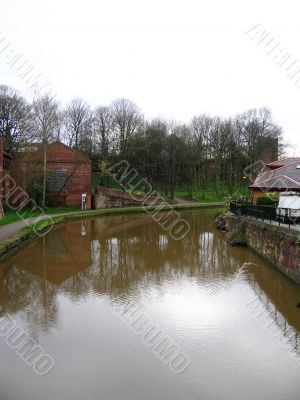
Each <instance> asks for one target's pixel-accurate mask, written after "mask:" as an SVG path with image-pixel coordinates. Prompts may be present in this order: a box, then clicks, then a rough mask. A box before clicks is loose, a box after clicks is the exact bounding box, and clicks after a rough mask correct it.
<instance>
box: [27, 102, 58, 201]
mask: <svg viewBox="0 0 300 400" xmlns="http://www.w3.org/2000/svg"><path fill="white" fill-rule="evenodd" d="M32 108H33V126H34V131H35V136H36V138H37V139H38V140H40V141H41V142H42V144H43V150H44V157H43V193H42V207H43V208H45V206H46V184H47V145H48V143H49V142H50V141H51V140H53V138H55V134H56V133H57V131H58V126H59V106H58V103H57V102H56V101H55V100H54V99H53V98H51V97H50V96H49V95H45V96H43V97H40V98H38V99H35V100H34V101H33V104H32Z"/></svg>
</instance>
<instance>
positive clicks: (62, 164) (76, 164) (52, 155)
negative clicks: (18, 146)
mask: <svg viewBox="0 0 300 400" xmlns="http://www.w3.org/2000/svg"><path fill="white" fill-rule="evenodd" d="M43 162H44V149H43V146H40V145H36V146H31V147H30V148H29V149H23V152H22V153H21V155H20V157H15V158H13V160H12V161H11V165H10V175H11V177H12V178H13V179H14V181H15V182H16V185H17V186H20V187H21V188H23V189H24V190H25V191H27V190H28V188H29V186H30V185H32V184H33V183H35V181H37V180H41V177H42V176H43ZM47 179H48V181H47V192H48V198H49V199H50V200H51V202H52V203H53V204H61V205H67V206H81V199H82V194H84V193H85V194H86V206H87V208H91V179H92V162H91V160H90V159H89V158H87V157H85V156H83V155H82V154H80V153H79V152H78V151H76V150H74V149H72V148H70V147H68V146H66V145H65V144H63V143H61V142H53V143H50V144H49V145H48V146H47Z"/></svg>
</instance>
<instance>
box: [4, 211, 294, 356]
mask: <svg viewBox="0 0 300 400" xmlns="http://www.w3.org/2000/svg"><path fill="white" fill-rule="evenodd" d="M186 218H187V219H188V221H189V223H190V225H191V229H190V232H189V234H188V236H187V237H186V238H184V239H183V240H181V241H174V240H173V239H171V238H170V237H169V236H168V235H167V233H166V232H165V231H163V230H162V229H161V228H160V227H159V226H158V225H157V224H156V223H155V222H153V220H152V218H151V216H148V215H147V216H134V217H132V216H129V217H128V216H116V217H106V218H98V219H94V220H85V221H83V222H80V223H69V224H65V225H63V226H60V227H58V228H56V229H54V230H53V231H52V232H51V233H49V234H48V235H46V236H45V237H44V238H41V239H38V240H36V241H34V242H31V243H29V244H28V245H27V246H26V247H24V248H23V249H22V250H20V251H19V252H18V253H17V254H15V255H14V256H12V257H11V258H9V259H8V260H7V261H5V262H4V263H3V265H2V266H1V268H0V306H1V310H2V311H1V315H4V314H11V315H16V316H20V317H21V318H22V319H23V320H26V321H27V325H28V326H29V327H30V329H31V331H34V330H36V331H38V330H41V331H43V332H47V331H49V330H50V329H51V328H52V327H57V326H59V301H58V297H59V295H64V296H67V297H69V298H70V299H71V300H72V301H78V300H79V299H80V298H83V297H84V296H88V295H89V294H90V293H93V294H96V295H99V296H102V295H108V296H110V297H111V298H119V297H120V296H125V295H128V293H131V292H134V291H135V290H136V289H137V287H138V286H139V285H140V284H141V283H143V284H146V285H148V286H151V285H153V284H154V285H156V286H157V285H161V286H162V285H163V284H164V283H165V282H168V281H171V280H173V279H175V278H178V277H184V276H186V277H193V278H194V280H196V282H197V283H198V284H199V285H206V286H209V285H216V282H217V284H218V285H225V284H227V283H228V282H230V281H232V280H233V279H235V276H236V272H237V271H238V270H239V268H240V266H241V265H242V264H243V263H244V262H245V261H250V262H253V263H254V264H255V265H256V266H258V267H253V268H251V269H249V270H248V272H247V273H245V276H244V279H245V282H246V283H247V285H248V286H249V287H250V288H252V290H253V292H254V293H255V296H256V297H257V298H258V299H260V301H261V303H262V304H263V306H264V307H265V309H266V310H267V311H268V313H269V315H270V318H272V320H274V322H275V323H276V324H277V326H278V329H280V330H281V332H282V333H284V334H286V335H289V338H290V340H291V341H293V343H292V346H293V347H294V349H295V351H299V336H298V333H297V332H299V331H300V322H299V310H298V309H297V308H296V307H295V304H296V303H297V302H298V301H299V288H298V287H297V286H296V285H294V284H293V283H292V282H291V281H289V280H288V279H286V278H285V277H283V276H282V275H280V274H279V273H278V272H277V271H276V270H274V269H273V268H271V267H270V266H268V265H267V264H266V263H265V262H264V261H262V260H261V259H260V258H259V257H258V256H256V255H255V254H253V253H252V252H250V251H248V250H247V249H238V248H231V247H230V246H229V245H228V244H227V243H226V241H225V240H224V238H223V236H222V233H220V232H217V231H215V230H214V228H213V224H212V218H211V216H210V215H208V216H203V215H199V214H197V213H187V214H186ZM287 293H288V294H289V295H288V297H287ZM291 332H292V334H291ZM293 333H294V335H293Z"/></svg>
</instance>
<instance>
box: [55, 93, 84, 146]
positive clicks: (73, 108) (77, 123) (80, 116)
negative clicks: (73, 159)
mask: <svg viewBox="0 0 300 400" xmlns="http://www.w3.org/2000/svg"><path fill="white" fill-rule="evenodd" d="M62 115H63V117H62V118H63V125H64V129H65V137H66V140H67V142H68V145H69V146H70V147H75V149H78V146H79V143H80V139H81V138H82V137H84V140H85V137H86V129H87V127H88V126H90V124H89V121H90V120H91V110H90V107H89V105H88V104H87V103H86V102H85V101H84V100H82V99H79V98H76V99H73V100H72V101H71V102H70V103H69V104H68V105H67V107H66V108H65V110H64V111H63V114H62Z"/></svg>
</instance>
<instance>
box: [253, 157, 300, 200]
mask: <svg viewBox="0 0 300 400" xmlns="http://www.w3.org/2000/svg"><path fill="white" fill-rule="evenodd" d="M249 189H250V190H251V193H252V203H253V204H256V200H257V197H259V196H262V195H264V194H266V193H279V192H286V191H292V192H299V193H300V157H298V158H297V157H289V158H284V159H282V160H277V161H273V162H271V163H269V164H266V167H265V168H264V170H263V171H262V172H261V173H260V174H259V175H257V177H256V179H255V181H254V182H253V184H252V185H251V186H250V187H249Z"/></svg>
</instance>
